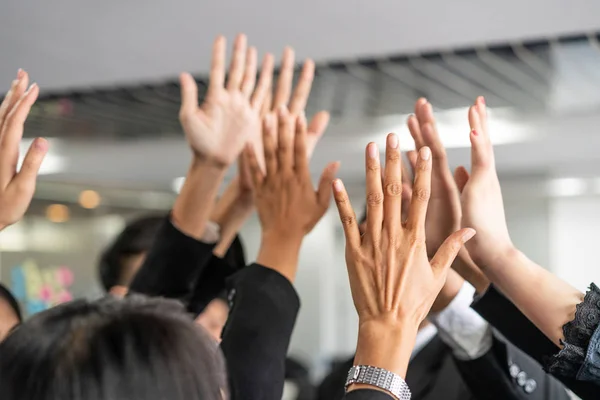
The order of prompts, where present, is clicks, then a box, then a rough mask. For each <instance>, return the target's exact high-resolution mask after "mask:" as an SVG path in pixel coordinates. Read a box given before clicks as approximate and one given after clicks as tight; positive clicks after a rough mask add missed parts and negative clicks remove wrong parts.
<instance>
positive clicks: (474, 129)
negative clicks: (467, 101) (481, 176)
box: [469, 106, 494, 173]
mask: <svg viewBox="0 0 600 400" xmlns="http://www.w3.org/2000/svg"><path fill="white" fill-rule="evenodd" d="M469 124H470V125H471V133H470V134H469V139H470V141H471V165H472V169H473V173H476V172H477V171H480V170H485V169H487V168H488V167H490V166H492V165H493V164H494V158H493V150H492V146H491V144H490V143H489V141H488V140H487V139H486V138H485V137H484V136H483V130H482V128H481V122H480V120H479V114H478V113H477V110H476V109H475V106H472V107H471V108H470V109H469Z"/></svg>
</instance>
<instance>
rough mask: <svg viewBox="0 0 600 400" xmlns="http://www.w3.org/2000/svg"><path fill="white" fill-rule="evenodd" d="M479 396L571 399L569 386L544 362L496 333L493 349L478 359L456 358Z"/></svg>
mask: <svg viewBox="0 0 600 400" xmlns="http://www.w3.org/2000/svg"><path fill="white" fill-rule="evenodd" d="M455 361H456V365H457V367H458V370H459V371H460V374H461V376H462V378H463V380H464V381H465V383H466V384H467V386H468V387H469V390H470V391H471V393H473V395H474V397H475V398H477V399H489V400H511V399H514V400H519V399H522V400H525V399H532V400H538V399H539V400H569V399H570V397H569V395H568V393H567V391H566V389H565V387H564V386H563V385H562V384H561V383H560V382H559V381H557V380H556V379H555V378H553V377H552V376H551V375H549V374H547V373H546V372H544V370H543V369H542V367H541V366H540V364H538V363H537V362H536V361H535V360H533V359H532V358H530V357H529V356H527V355H526V354H525V353H523V352H522V351H521V350H519V349H517V348H516V347H514V346H513V345H511V344H510V343H507V342H505V341H504V340H502V339H500V338H498V337H497V336H496V335H494V342H493V345H492V348H491V349H490V351H488V352H487V353H486V354H484V355H483V356H481V357H479V358H477V359H475V360H467V361H465V360H455Z"/></svg>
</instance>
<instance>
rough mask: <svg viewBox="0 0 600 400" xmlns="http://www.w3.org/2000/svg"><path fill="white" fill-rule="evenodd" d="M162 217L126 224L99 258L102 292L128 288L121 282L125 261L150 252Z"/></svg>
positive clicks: (162, 220) (163, 218)
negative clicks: (118, 287)
mask: <svg viewBox="0 0 600 400" xmlns="http://www.w3.org/2000/svg"><path fill="white" fill-rule="evenodd" d="M164 221H165V217H164V216H145V217H142V218H138V219H136V220H134V221H132V222H131V223H129V224H127V226H126V227H125V229H123V231H122V232H121V233H120V234H119V236H117V238H116V239H115V240H114V242H113V243H112V244H111V245H110V246H108V247H107V248H106V250H105V251H104V252H103V253H102V256H101V257H100V263H99V265H98V272H99V274H100V281H101V283H102V286H103V287H104V290H106V291H107V292H108V291H110V289H111V288H112V287H114V286H117V285H124V286H128V285H129V282H123V277H124V275H125V274H124V270H125V267H126V266H125V261H124V259H125V258H126V257H129V256H134V255H138V254H141V253H144V252H147V251H148V250H150V247H151V246H152V244H153V243H154V239H155V237H156V234H157V233H158V229H159V228H160V226H161V224H162V223H164Z"/></svg>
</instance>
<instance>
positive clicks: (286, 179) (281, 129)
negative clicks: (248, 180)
mask: <svg viewBox="0 0 600 400" xmlns="http://www.w3.org/2000/svg"><path fill="white" fill-rule="evenodd" d="M275 137H277V138H278V140H277V143H276V142H275V140H274V138H275ZM263 141H264V157H265V164H266V173H263V172H262V171H261V169H260V166H259V164H258V160H257V157H256V155H255V154H254V151H253V148H252V146H248V147H247V148H246V151H245V152H244V155H245V156H246V157H247V161H248V165H249V166H250V170H251V173H252V178H253V185H254V187H255V203H256V207H257V209H258V216H259V219H260V223H261V228H262V241H261V248H260V251H259V255H258V258H257V262H258V263H259V264H262V265H265V266H267V267H270V268H273V269H276V270H278V271H279V272H280V273H281V274H282V275H284V276H285V277H286V278H288V279H289V280H290V281H292V282H293V280H294V278H295V273H296V268H297V257H298V252H299V248H300V244H301V243H302V240H303V238H304V236H305V235H306V234H308V233H309V232H310V231H311V230H312V229H313V228H314V226H315V225H316V224H317V222H319V220H320V219H321V217H323V215H324V214H325V212H326V211H327V209H328V207H329V201H330V199H331V188H330V186H329V183H330V182H331V181H332V179H333V178H334V176H335V173H336V172H337V169H338V167H339V164H338V163H331V164H329V165H328V166H327V167H326V168H325V170H324V171H323V174H322V175H321V180H320V182H319V187H318V190H317V191H316V192H315V190H314V187H313V184H312V180H311V175H310V170H309V163H308V158H307V156H306V151H307V150H306V146H307V127H306V120H305V119H304V118H303V116H300V117H295V116H293V115H291V114H290V113H289V112H288V110H287V109H286V108H285V107H284V106H282V107H280V109H279V113H278V115H277V118H271V116H270V115H268V116H266V117H265V120H264V123H263Z"/></svg>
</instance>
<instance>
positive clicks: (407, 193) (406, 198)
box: [402, 183, 412, 221]
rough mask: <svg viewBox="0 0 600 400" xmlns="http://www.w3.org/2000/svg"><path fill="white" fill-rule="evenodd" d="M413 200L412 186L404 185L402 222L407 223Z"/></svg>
mask: <svg viewBox="0 0 600 400" xmlns="http://www.w3.org/2000/svg"><path fill="white" fill-rule="evenodd" d="M411 199H412V186H410V185H408V184H407V183H402V221H406V219H407V218H408V213H409V212H410V200H411Z"/></svg>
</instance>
